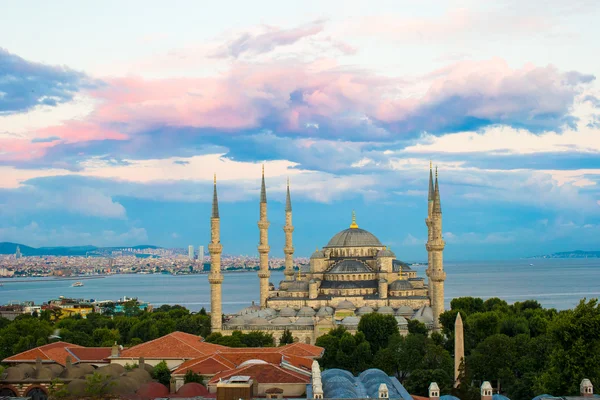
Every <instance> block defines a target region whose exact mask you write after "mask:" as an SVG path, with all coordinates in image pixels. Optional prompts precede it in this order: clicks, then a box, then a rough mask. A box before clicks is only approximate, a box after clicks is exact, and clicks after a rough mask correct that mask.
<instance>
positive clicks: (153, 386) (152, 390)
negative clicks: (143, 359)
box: [136, 382, 169, 399]
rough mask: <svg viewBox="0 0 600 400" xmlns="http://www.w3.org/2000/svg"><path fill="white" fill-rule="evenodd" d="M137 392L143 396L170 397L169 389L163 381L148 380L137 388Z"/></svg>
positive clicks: (151, 397)
mask: <svg viewBox="0 0 600 400" xmlns="http://www.w3.org/2000/svg"><path fill="white" fill-rule="evenodd" d="M136 394H137V395H138V396H140V397H141V398H148V399H155V398H160V397H169V389H167V387H166V386H165V385H163V384H162V383H158V382H148V383H144V384H143V385H142V386H140V388H139V389H138V390H137V392H136Z"/></svg>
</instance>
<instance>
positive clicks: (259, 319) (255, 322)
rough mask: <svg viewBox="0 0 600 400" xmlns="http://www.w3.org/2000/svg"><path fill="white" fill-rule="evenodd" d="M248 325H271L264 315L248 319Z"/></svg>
mask: <svg viewBox="0 0 600 400" xmlns="http://www.w3.org/2000/svg"><path fill="white" fill-rule="evenodd" d="M248 325H269V321H267V320H266V319H265V318H262V317H256V318H252V319H251V320H250V321H248Z"/></svg>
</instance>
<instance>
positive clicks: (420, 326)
mask: <svg viewBox="0 0 600 400" xmlns="http://www.w3.org/2000/svg"><path fill="white" fill-rule="evenodd" d="M408 333H413V334H415V335H423V336H427V334H428V333H429V329H427V326H425V324H424V323H422V322H421V321H417V320H416V319H410V320H408Z"/></svg>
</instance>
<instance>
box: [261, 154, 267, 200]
mask: <svg viewBox="0 0 600 400" xmlns="http://www.w3.org/2000/svg"><path fill="white" fill-rule="evenodd" d="M260 202H261V203H266V202H267V188H266V186H265V164H263V166H262V184H261V186H260Z"/></svg>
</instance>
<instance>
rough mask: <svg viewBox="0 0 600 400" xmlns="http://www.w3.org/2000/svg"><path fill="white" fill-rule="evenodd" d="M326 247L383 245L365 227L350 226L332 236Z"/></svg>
mask: <svg viewBox="0 0 600 400" xmlns="http://www.w3.org/2000/svg"><path fill="white" fill-rule="evenodd" d="M325 247H381V242H380V241H379V239H377V238H376V237H375V235H373V234H372V233H371V232H368V231H365V230H364V229H360V228H348V229H344V230H343V231H341V232H339V233H337V234H336V235H335V236H334V237H332V238H331V240H330V241H329V243H327V246H325Z"/></svg>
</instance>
